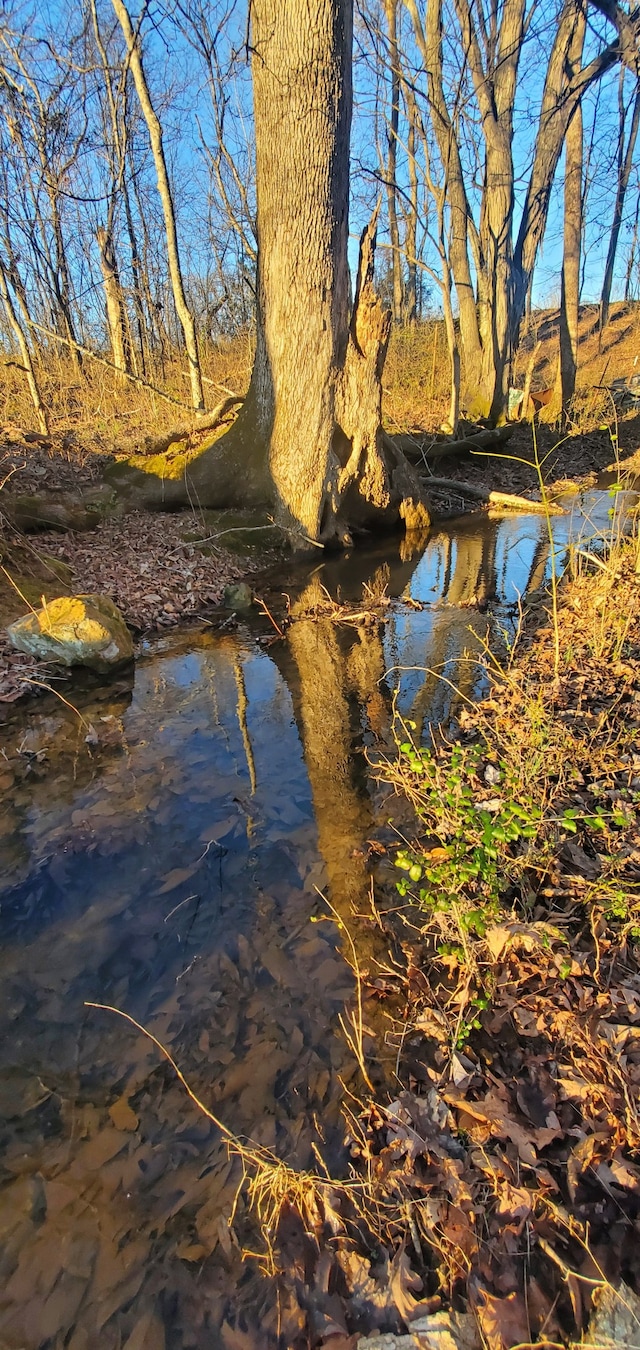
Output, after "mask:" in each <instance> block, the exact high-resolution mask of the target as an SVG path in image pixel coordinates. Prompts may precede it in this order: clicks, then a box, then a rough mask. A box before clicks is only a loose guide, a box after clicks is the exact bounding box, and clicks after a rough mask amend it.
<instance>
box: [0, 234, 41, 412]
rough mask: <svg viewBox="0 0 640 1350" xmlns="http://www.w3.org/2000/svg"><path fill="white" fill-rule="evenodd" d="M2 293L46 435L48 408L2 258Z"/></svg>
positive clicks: (10, 325)
mask: <svg viewBox="0 0 640 1350" xmlns="http://www.w3.org/2000/svg"><path fill="white" fill-rule="evenodd" d="M0 295H1V296H2V301H3V304H4V308H5V312H6V315H7V320H8V322H9V327H10V328H11V331H12V333H13V335H14V337H15V340H16V342H17V344H18V348H19V351H20V355H21V357H22V364H23V367H24V371H25V374H26V376H27V383H28V385H29V393H30V394H31V399H32V402H33V406H34V408H35V410H36V416H37V418H38V426H39V428H40V430H41V431H42V432H43V433H44V434H45V435H46V434H47V432H48V431H49V419H48V415H47V410H46V408H45V406H44V403H43V401H42V395H41V393H40V389H39V387H38V381H37V379H36V373H35V369H34V365H33V358H32V356H31V348H30V346H29V343H28V341H27V337H26V335H25V333H24V331H23V329H22V327H21V325H20V322H19V320H18V316H17V314H16V311H15V307H14V304H13V300H12V297H11V290H10V287H9V280H8V277H7V273H6V271H5V267H4V263H3V262H2V261H1V260H0Z"/></svg>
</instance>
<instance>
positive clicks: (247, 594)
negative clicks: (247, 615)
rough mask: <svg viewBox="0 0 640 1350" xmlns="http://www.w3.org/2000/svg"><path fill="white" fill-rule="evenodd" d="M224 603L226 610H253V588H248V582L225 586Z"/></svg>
mask: <svg viewBox="0 0 640 1350" xmlns="http://www.w3.org/2000/svg"><path fill="white" fill-rule="evenodd" d="M222 603H223V605H224V607H225V609H251V606H252V604H253V595H252V592H251V587H250V586H247V583H246V581H239V582H237V583H235V584H234V585H231V586H225V588H224V592H223V596H222Z"/></svg>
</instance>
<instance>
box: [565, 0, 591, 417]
mask: <svg viewBox="0 0 640 1350" xmlns="http://www.w3.org/2000/svg"><path fill="white" fill-rule="evenodd" d="M586 22H587V16H586V12H583V13H581V14H580V15H579V17H578V22H577V23H576V26H575V29H574V32H573V37H572V41H571V46H570V48H569V53H568V58H567V78H568V81H569V82H570V81H571V80H572V79H575V75H576V72H577V71H578V70H579V69H580V65H581V62H582V50H583V47H584V38H585V31H586ZM564 153H565V169H564V250H563V258H562V278H561V293H560V372H559V373H560V391H559V392H560V402H561V408H562V417H563V419H565V418H566V416H567V412H568V409H569V406H570V404H571V400H572V398H573V395H574V393H575V388H576V373H577V369H578V321H579V315H580V254H581V248H582V202H583V196H582V177H583V130H582V102H581V101H580V102H578V104H577V106H576V110H575V112H574V114H573V117H572V119H571V121H570V123H569V126H568V127H567V134H566V137H565V146H564Z"/></svg>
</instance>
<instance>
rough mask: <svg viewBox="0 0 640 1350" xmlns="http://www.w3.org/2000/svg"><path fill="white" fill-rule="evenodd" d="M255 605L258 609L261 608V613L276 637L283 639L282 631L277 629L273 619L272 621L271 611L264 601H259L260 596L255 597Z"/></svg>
mask: <svg viewBox="0 0 640 1350" xmlns="http://www.w3.org/2000/svg"><path fill="white" fill-rule="evenodd" d="M256 603H257V604H258V605H260V607H261V609H262V611H263V613H264V614H266V616H267V618H268V619H269V622H270V623H272V624H273V627H274V628H275V630H276V633H277V634H278V637H281V638H283V637H284V633H283V631H282V629H281V628H279V626H278V624H277V623H276V621H275V619H274V617H273V614H272V613H271V610H270V609H269V607H268V605H267V603H266V601H265V600H261V599H260V596H259V595H257V596H256Z"/></svg>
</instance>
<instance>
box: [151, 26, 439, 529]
mask: <svg viewBox="0 0 640 1350" xmlns="http://www.w3.org/2000/svg"><path fill="white" fill-rule="evenodd" d="M252 23H253V30H252V47H253V84H254V112H255V136H256V165H257V195H258V276H257V346H256V357H255V364H254V370H253V376H252V379H251V385H250V388H249V392H248V395H247V398H246V400H245V403H244V405H243V408H242V410H241V412H240V414H239V416H238V419H237V422H236V423H235V425H234V427H233V428H232V429H231V431H229V432H228V433H227V434H226V435H225V436H223V437H222V438H221V439H220V440H219V441H217V442H216V443H215V444H214V445H212V446H210V447H209V448H208V449H207V450H205V451H204V453H202V454H200V455H199V456H198V458H197V459H195V460H194V461H192V463H191V464H190V465H189V469H188V475H187V478H188V482H187V487H188V490H189V493H190V497H191V499H192V500H193V499H198V500H199V501H200V502H201V503H203V504H209V505H227V504H245V503H247V502H264V501H270V502H271V503H272V504H273V506H274V508H275V515H276V519H277V520H278V522H279V523H280V524H281V525H282V527H283V528H284V529H285V530H286V531H287V533H288V534H289V536H290V538H291V539H292V541H293V542H294V543H298V544H299V543H300V542H302V541H304V540H307V541H310V542H311V543H331V542H334V543H335V542H337V543H342V544H346V543H348V542H349V540H350V528H351V527H352V526H354V527H357V528H369V527H371V526H375V525H376V524H383V525H384V524H387V525H390V524H392V523H393V522H394V521H395V520H397V519H398V517H402V518H403V519H404V520H405V523H406V526H407V528H408V529H412V528H424V527H425V525H427V524H428V521H429V516H428V511H427V508H426V505H425V502H424V498H423V490H422V488H421V487H420V484H419V481H418V479H417V477H416V475H415V473H414V471H413V470H412V469H411V468H410V466H409V465H408V463H407V462H406V461H405V460H404V458H403V456H402V455H401V454H395V452H393V451H386V450H385V449H384V448H383V444H382V427H381V394H382V386H381V376H382V368H383V364H384V359H385V355H386V349H387V342H388V337H389V326H390V315H389V314H388V313H385V312H384V311H383V309H382V307H381V305H380V302H379V300H378V298H377V296H376V294H375V291H374V287H373V259H374V247H375V224H376V220H375V217H374V219H373V220H372V222H371V224H370V225H369V227H368V228H367V230H365V232H364V234H363V239H362V244H361V256H360V267H359V274H358V282H357V287H356V295H355V300H354V305H353V310H352V313H351V316H349V269H348V263H347V242H348V214H347V213H348V199H349V133H350V123H351V103H352V91H351V43H352V0H255V3H254V5H253V7H252ZM376 215H377V213H376ZM174 499H175V496H174Z"/></svg>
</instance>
